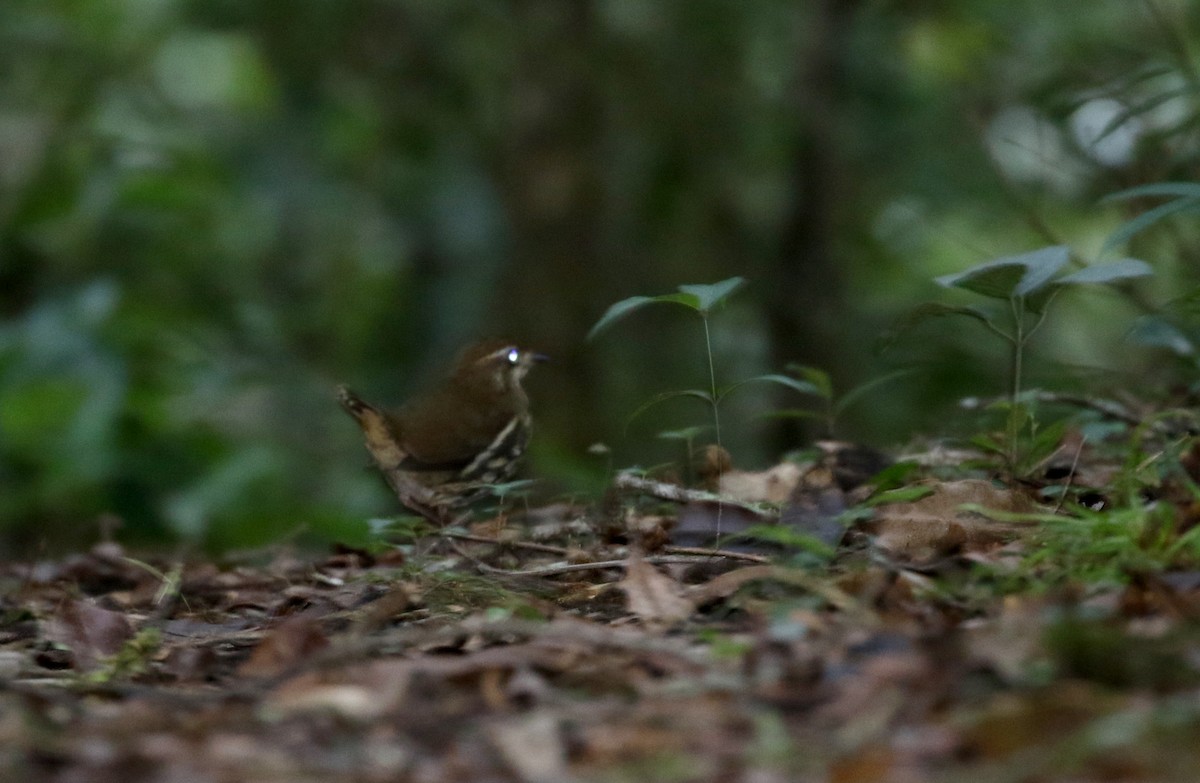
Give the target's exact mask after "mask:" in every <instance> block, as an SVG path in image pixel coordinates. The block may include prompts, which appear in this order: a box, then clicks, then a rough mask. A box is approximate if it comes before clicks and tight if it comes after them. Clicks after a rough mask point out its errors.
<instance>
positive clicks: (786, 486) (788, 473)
mask: <svg viewBox="0 0 1200 783" xmlns="http://www.w3.org/2000/svg"><path fill="white" fill-rule="evenodd" d="M803 472H804V469H803V468H801V467H800V466H799V465H797V464H796V463H794V462H781V463H779V464H778V465H776V466H774V467H772V468H768V469H767V470H763V471H758V472H750V471H745V470H731V471H729V472H728V473H722V474H721V477H720V479H719V480H718V482H717V486H718V488H719V494H720V495H721V496H722V497H728V498H732V499H734V500H739V501H741V502H743V503H783V502H784V501H786V500H787V499H788V495H790V494H792V490H793V489H795V488H796V485H797V484H799V483H800V476H801V474H803Z"/></svg>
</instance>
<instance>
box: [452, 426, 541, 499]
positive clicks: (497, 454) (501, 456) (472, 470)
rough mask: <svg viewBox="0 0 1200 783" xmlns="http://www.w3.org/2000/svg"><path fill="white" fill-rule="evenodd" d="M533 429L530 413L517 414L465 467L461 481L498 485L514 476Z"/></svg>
mask: <svg viewBox="0 0 1200 783" xmlns="http://www.w3.org/2000/svg"><path fill="white" fill-rule="evenodd" d="M529 432H530V419H529V415H528V414H525V415H522V416H514V417H513V418H512V419H511V420H510V421H509V422H508V424H506V425H504V429H502V430H500V434H498V435H497V436H496V437H495V438H494V439H493V440H492V442H491V443H489V444H488V447H487V448H486V449H484V450H483V451H481V452H479V454H477V455H476V456H475V459H473V460H471V462H470V464H468V465H467V466H466V467H465V468H463V470H462V472H461V473H460V474H459V475H458V478H459V480H461V481H473V482H479V483H482V484H495V483H497V482H500V481H505V480H507V479H510V478H512V476H513V474H515V473H516V472H517V462H518V461H519V460H520V458H521V455H522V454H524V453H525V447H526V446H527V445H528V444H529Z"/></svg>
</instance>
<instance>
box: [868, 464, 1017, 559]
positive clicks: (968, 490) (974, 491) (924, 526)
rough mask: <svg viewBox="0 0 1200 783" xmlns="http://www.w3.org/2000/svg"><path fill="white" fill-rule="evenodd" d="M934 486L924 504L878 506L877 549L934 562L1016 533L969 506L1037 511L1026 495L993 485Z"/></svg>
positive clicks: (964, 482)
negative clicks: (967, 508) (969, 509)
mask: <svg viewBox="0 0 1200 783" xmlns="http://www.w3.org/2000/svg"><path fill="white" fill-rule="evenodd" d="M932 486H933V492H932V494H929V495H926V496H925V497H923V498H921V499H919V500H915V501H912V502H910V503H889V504H886V505H881V506H879V507H878V509H877V510H876V515H875V520H874V522H873V523H872V524H871V525H870V526H869V527H870V530H871V532H872V533H874V535H875V543H876V545H877V546H879V547H880V548H881V549H884V550H887V552H888V553H889V554H891V555H892V556H894V557H897V558H900V559H903V560H906V561H908V562H910V563H929V562H932V561H934V560H937V559H938V558H941V557H944V556H946V555H948V554H952V553H954V552H958V551H961V550H963V549H978V548H986V547H990V546H994V545H997V544H1000V543H1002V542H1004V541H1006V540H1007V539H1009V538H1011V537H1012V535H1013V534H1014V532H1015V530H1016V529H1017V528H1016V527H1015V526H1014V525H1011V524H1006V523H1002V522H996V521H995V520H991V519H988V518H987V517H985V516H984V515H982V514H979V513H976V512H974V511H968V510H965V509H964V508H963V506H964V505H967V504H972V505H977V506H982V507H985V508H988V509H992V510H995V511H999V512H1003V513H1029V512H1032V511H1034V510H1035V508H1034V505H1033V502H1032V501H1031V500H1030V499H1029V498H1028V497H1027V496H1025V495H1023V494H1021V493H1019V492H1014V491H1013V490H1010V489H1005V488H1002V487H996V486H993V485H992V483H991V482H988V481H981V480H978V479H963V480H961V481H946V482H939V483H936V484H933V485H932Z"/></svg>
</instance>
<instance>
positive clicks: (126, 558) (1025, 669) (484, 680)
mask: <svg viewBox="0 0 1200 783" xmlns="http://www.w3.org/2000/svg"><path fill="white" fill-rule="evenodd" d="M1083 402H1085V403H1088V405H1087V406H1086V410H1076V412H1075V413H1074V414H1073V415H1072V416H1070V417H1068V419H1067V421H1069V425H1067V426H1063V427H1061V428H1060V430H1059V431H1060V437H1059V438H1058V439H1057V440H1056V442H1055V443H1054V444H1053V447H1052V448H1048V449H1047V451H1046V453H1045V454H1044V455H1043V456H1042V458H1041V459H1040V461H1039V463H1038V464H1037V466H1036V468H1035V469H1034V470H1031V471H1030V472H1028V473H1026V474H1024V475H1021V476H1017V477H1012V476H1010V475H1009V474H1008V471H1007V469H1006V467H1005V465H1006V463H1005V462H1004V461H1003V460H1002V459H1000V457H999V456H998V455H996V454H995V453H990V452H988V451H987V450H986V449H984V450H979V449H974V448H969V447H964V448H950V447H949V446H947V445H945V444H939V445H938V446H937V447H936V448H924V449H918V450H914V451H912V452H911V453H909V454H906V455H900V459H899V461H893V460H889V459H885V458H884V457H883V456H882V455H879V454H875V453H874V452H871V451H868V450H865V449H861V448H858V447H853V446H847V445H845V444H842V445H836V444H828V445H826V447H825V449H824V451H822V452H813V453H811V454H808V455H801V457H800V458H798V459H796V460H792V461H787V462H783V463H781V464H780V465H778V466H776V467H775V468H772V469H771V470H769V471H765V472H761V473H755V472H750V473H748V472H742V471H739V470H737V469H736V466H734V465H731V464H729V458H728V455H726V454H724V453H723V452H721V451H719V450H718V449H716V448H715V447H709V448H708V449H706V450H704V451H703V452H702V453H701V454H700V455H699V458H698V460H697V464H695V465H693V466H689V467H691V468H693V470H692V471H689V472H694V473H695V474H696V475H697V476H698V478H697V482H696V484H695V486H690V487H689V486H683V485H681V483H680V482H679V481H678V480H676V479H673V478H672V476H671V475H670V473H671V471H670V470H665V471H662V472H659V473H657V474H645V473H632V472H626V473H621V474H619V475H617V476H616V477H614V481H613V487H612V489H611V491H610V492H609V494H608V495H607V496H606V497H605V498H604V499H603V500H602V501H600V502H597V503H593V504H589V505H582V506H581V505H572V504H567V503H561V504H555V505H548V506H542V507H532V508H526V507H524V506H523V505H522V504H521V503H520V502H519V501H518V502H513V501H511V500H506V502H505V508H502V509H500V510H498V511H497V512H496V513H493V514H480V515H477V517H476V521H475V522H473V523H471V524H469V525H468V524H463V525H461V526H458V527H454V528H451V529H449V530H446V531H440V532H432V531H427V530H421V529H419V526H417V525H416V523H413V522H411V520H400V521H399V522H398V523H397V524H396V525H395V526H394V527H393V529H392V530H391V534H390V535H391V542H390V543H388V544H386V545H384V544H381V545H380V546H379V547H377V548H376V549H374V550H372V551H366V550H352V549H343V550H340V551H336V552H333V553H329V554H326V555H324V556H321V557H312V556H301V555H298V554H294V553H289V552H288V551H287V550H286V549H285V548H282V547H280V548H275V549H272V550H271V551H269V552H262V553H254V554H247V555H244V556H242V557H239V558H227V559H225V560H222V561H213V562H206V561H202V560H187V561H181V560H175V559H171V558H163V557H147V558H145V559H139V558H137V557H133V556H131V555H130V553H127V552H125V551H124V550H123V549H122V548H121V546H120V545H119V544H117V543H114V542H107V543H103V544H101V545H98V546H96V547H95V548H93V549H92V550H91V551H90V552H88V553H86V554H82V555H78V556H74V557H69V558H66V559H62V560H56V561H46V562H31V563H7V564H5V565H4V566H3V568H2V571H0V579H2V580H3V585H4V589H3V596H4V597H3V599H2V600H3V610H4V612H3V622H2V623H0V671H2V672H3V674H2V677H0V768H2V769H4V770H6V771H7V772H6V776H7V777H6V779H12V780H45V781H81V780H87V781H94V782H96V783H105V782H106V781H121V782H122V783H131V782H132V781H142V780H145V781H176V780H189V781H232V780H257V781H310V780H311V781H317V780H320V781H363V780H365V781H483V780H489V781H491V780H495V781H523V782H542V781H546V782H548V781H572V780H575V781H645V780H655V781H754V782H756V783H758V782H767V781H796V780H799V781H809V780H811V781H826V780H828V781H839V782H841V783H850V782H852V781H903V782H907V781H958V780H968V779H969V780H973V781H1092V780H1096V781H1118V780H1119V781H1126V780H1128V781H1174V780H1178V781H1191V780H1195V779H1196V776H1197V774H1198V773H1200V743H1197V742H1196V739H1197V737H1198V736H1200V698H1198V697H1200V624H1198V623H1197V617H1198V616H1200V567H1198V566H1200V544H1198V543H1197V539H1198V538H1200V533H1197V532H1196V531H1197V529H1198V528H1197V526H1196V521H1197V508H1200V505H1198V503H1197V500H1198V499H1200V494H1198V493H1197V491H1196V478H1197V476H1198V475H1200V456H1198V455H1200V451H1197V449H1196V446H1195V438H1194V436H1193V435H1191V434H1190V430H1189V423H1188V422H1189V420H1188V417H1187V416H1186V415H1184V414H1182V413H1180V414H1174V415H1170V416H1168V415H1152V413H1151V412H1149V411H1146V410H1143V409H1137V408H1135V407H1132V406H1130V405H1128V404H1118V403H1115V402H1103V401H1083ZM1134 422H1138V423H1136V424H1135V423H1134ZM1001 426H1002V425H1001ZM982 440H986V439H982ZM989 455H990V456H989ZM889 463H890V467H885V466H886V465H888V464H889ZM880 468H883V470H882V471H880ZM1001 477H1003V478H1002V480H1001ZM718 497H719V498H720V500H717V499H716V498H718ZM717 529H720V530H721V531H722V532H723V534H724V536H725V537H724V538H723V539H721V540H719V541H714V540H713V539H712V534H713V533H714V532H715V531H716V530H717Z"/></svg>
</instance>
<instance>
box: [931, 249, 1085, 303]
mask: <svg viewBox="0 0 1200 783" xmlns="http://www.w3.org/2000/svg"><path fill="white" fill-rule="evenodd" d="M1070 257H1071V251H1070V249H1069V248H1067V247H1066V246H1065V245H1052V246H1050V247H1043V248H1041V249H1039V250H1034V251H1032V252H1030V253H1022V254H1020V255H1015V256H1005V257H1003V258H997V259H994V260H992V261H986V262H984V263H982V264H976V265H975V266H973V267H971V268H970V269H966V270H964V271H962V272H959V273H957V274H953V275H943V276H942V277H939V278H936V282H937V283H938V284H939V285H943V286H946V287H947V288H951V287H953V288H963V289H966V290H968V291H972V292H974V293H977V294H980V295H982V296H987V297H991V298H993V299H1013V298H1016V297H1024V296H1029V295H1030V294H1032V293H1034V292H1035V291H1038V290H1039V289H1041V288H1043V287H1045V286H1046V285H1047V284H1048V283H1049V282H1050V281H1051V279H1053V277H1054V275H1055V274H1057V273H1058V270H1060V269H1062V268H1063V266H1065V265H1066V263H1067V261H1068V260H1069V259H1070Z"/></svg>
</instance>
